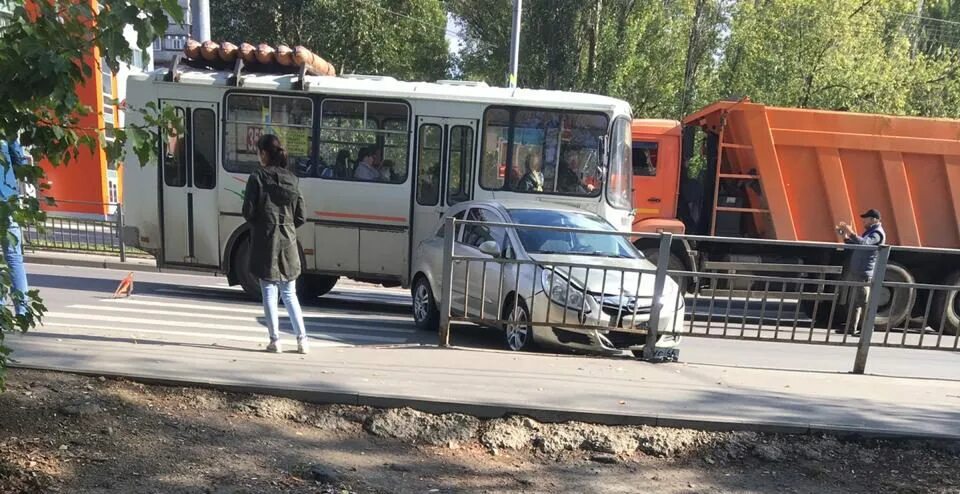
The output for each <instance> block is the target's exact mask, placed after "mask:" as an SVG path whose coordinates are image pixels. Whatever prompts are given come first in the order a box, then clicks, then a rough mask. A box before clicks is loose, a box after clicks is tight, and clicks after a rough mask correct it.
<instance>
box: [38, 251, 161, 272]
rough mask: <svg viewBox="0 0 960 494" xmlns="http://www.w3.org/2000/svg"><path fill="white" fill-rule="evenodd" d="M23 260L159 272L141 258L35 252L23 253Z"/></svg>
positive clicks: (152, 263)
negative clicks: (126, 259) (112, 257)
mask: <svg viewBox="0 0 960 494" xmlns="http://www.w3.org/2000/svg"><path fill="white" fill-rule="evenodd" d="M23 260H24V262H27V263H30V264H43V265H48V266H75V267H81V268H102V269H117V270H126V271H140V272H143V271H152V272H159V270H158V269H157V265H156V263H155V262H153V261H147V260H143V259H132V260H128V261H127V262H120V261H119V260H113V259H109V258H102V257H97V256H83V257H80V255H70V256H66V255H65V256H51V255H44V254H37V253H24V255H23Z"/></svg>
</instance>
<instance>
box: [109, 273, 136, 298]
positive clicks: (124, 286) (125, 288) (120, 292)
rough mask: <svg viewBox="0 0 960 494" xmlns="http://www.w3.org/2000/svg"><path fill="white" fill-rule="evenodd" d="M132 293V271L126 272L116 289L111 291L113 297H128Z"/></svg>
mask: <svg viewBox="0 0 960 494" xmlns="http://www.w3.org/2000/svg"><path fill="white" fill-rule="evenodd" d="M132 293H133V273H132V272H131V273H130V274H128V275H127V276H126V277H125V278H124V279H123V280H121V281H120V286H118V287H117V291H115V292H113V298H120V297H129V296H130V295H131V294H132Z"/></svg>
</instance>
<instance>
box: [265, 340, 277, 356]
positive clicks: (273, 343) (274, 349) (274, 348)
mask: <svg viewBox="0 0 960 494" xmlns="http://www.w3.org/2000/svg"><path fill="white" fill-rule="evenodd" d="M267 351H268V352H270V353H280V342H279V341H276V340H274V341H271V342H270V344H269V345H267Z"/></svg>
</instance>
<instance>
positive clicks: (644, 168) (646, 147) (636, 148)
mask: <svg viewBox="0 0 960 494" xmlns="http://www.w3.org/2000/svg"><path fill="white" fill-rule="evenodd" d="M633 176H635V177H655V176H657V143H656V142H644V141H640V142H634V143H633Z"/></svg>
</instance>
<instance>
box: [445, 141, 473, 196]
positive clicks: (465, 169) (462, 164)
mask: <svg viewBox="0 0 960 494" xmlns="http://www.w3.org/2000/svg"><path fill="white" fill-rule="evenodd" d="M449 147H450V150H449V156H448V157H447V163H449V165H448V166H449V169H448V170H447V173H448V176H447V204H449V205H450V206H453V205H454V204H457V203H458V202H463V201H466V200H468V199H470V168H471V167H472V166H473V129H472V128H470V127H467V126H465V125H456V126H454V127H453V128H451V129H450V145H449Z"/></svg>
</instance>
